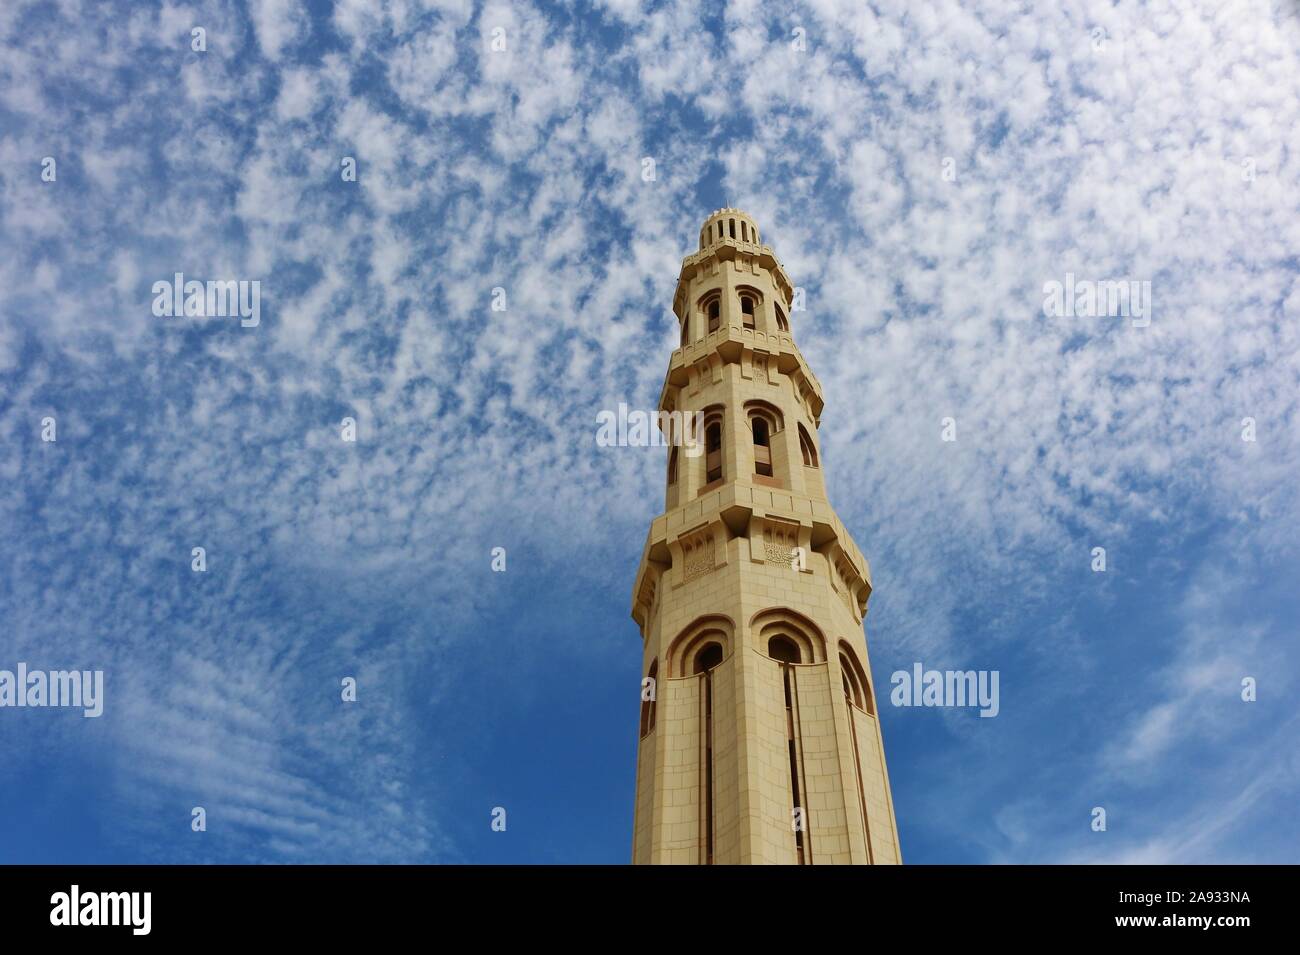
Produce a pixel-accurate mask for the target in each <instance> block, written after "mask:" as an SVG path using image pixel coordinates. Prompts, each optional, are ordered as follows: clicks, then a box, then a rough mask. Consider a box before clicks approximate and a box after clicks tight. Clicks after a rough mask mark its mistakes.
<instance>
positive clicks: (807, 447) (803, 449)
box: [799, 424, 818, 468]
mask: <svg viewBox="0 0 1300 955" xmlns="http://www.w3.org/2000/svg"><path fill="white" fill-rule="evenodd" d="M799 453H800V454H802V455H803V465H804V467H806V468H815V467H817V466H818V464H817V448H816V446H815V445H814V444H813V442H812V438H810V437H809V436H808V429H807V428H805V427H804V426H803V425H802V424H801V425H799Z"/></svg>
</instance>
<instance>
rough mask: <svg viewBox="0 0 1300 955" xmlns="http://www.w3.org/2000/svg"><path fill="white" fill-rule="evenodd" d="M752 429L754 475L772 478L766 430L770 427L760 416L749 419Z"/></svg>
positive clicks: (769, 438)
mask: <svg viewBox="0 0 1300 955" xmlns="http://www.w3.org/2000/svg"><path fill="white" fill-rule="evenodd" d="M750 422H751V424H752V425H753V429H754V473H755V474H762V475H764V476H765V477H771V476H772V448H771V444H770V441H771V437H770V435H769V433H768V429H769V428H770V427H771V425H769V424H768V422H767V419H766V418H764V417H763V416H762V415H754V417H753V418H751V419H750Z"/></svg>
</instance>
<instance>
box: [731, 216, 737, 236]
mask: <svg viewBox="0 0 1300 955" xmlns="http://www.w3.org/2000/svg"><path fill="white" fill-rule="evenodd" d="M730 221H731V237H732V238H733V239H734V238H735V237H736V220H735V219H732V220H730Z"/></svg>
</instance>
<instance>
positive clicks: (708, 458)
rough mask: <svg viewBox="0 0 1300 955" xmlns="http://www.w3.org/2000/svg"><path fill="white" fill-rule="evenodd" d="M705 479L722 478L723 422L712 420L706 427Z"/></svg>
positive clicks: (711, 480)
mask: <svg viewBox="0 0 1300 955" xmlns="http://www.w3.org/2000/svg"><path fill="white" fill-rule="evenodd" d="M704 467H705V469H706V471H705V475H704V480H705V482H706V483H710V484H711V483H712V482H714V481H719V480H721V479H722V422H721V421H713V422H710V423H709V424H708V425H706V426H705V428H704Z"/></svg>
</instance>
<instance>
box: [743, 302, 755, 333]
mask: <svg viewBox="0 0 1300 955" xmlns="http://www.w3.org/2000/svg"><path fill="white" fill-rule="evenodd" d="M740 315H741V319H742V320H743V321H744V323H745V327H746V328H753V327H754V300H753V299H752V298H750V297H749V296H748V295H742V296H741V297H740Z"/></svg>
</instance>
